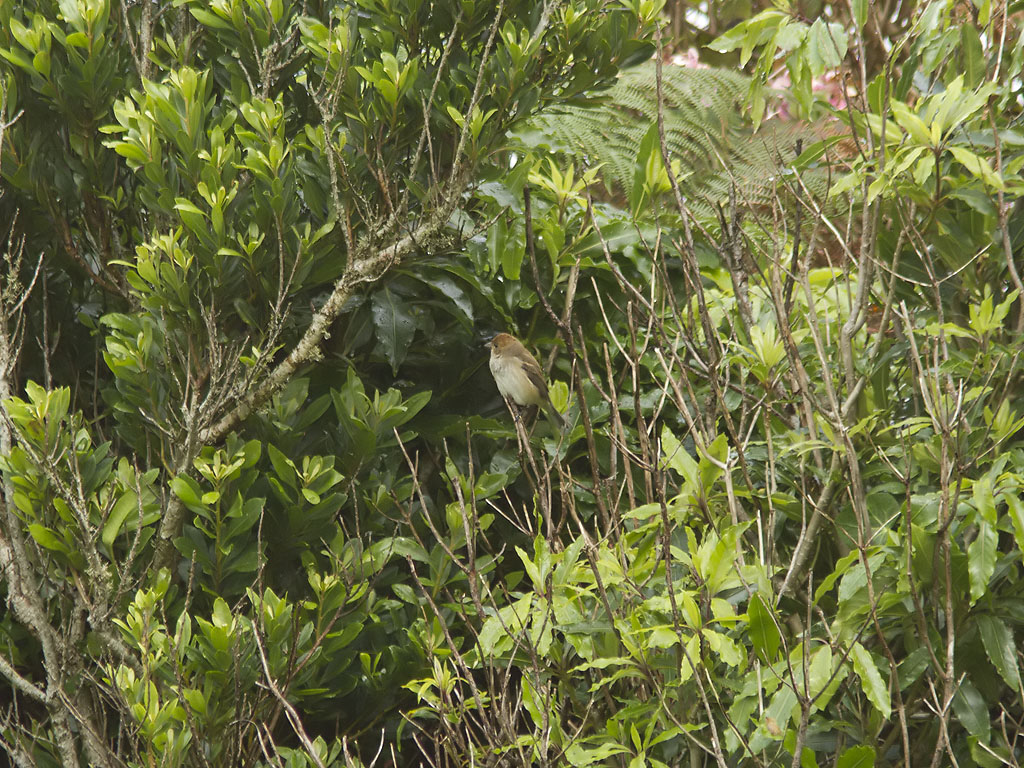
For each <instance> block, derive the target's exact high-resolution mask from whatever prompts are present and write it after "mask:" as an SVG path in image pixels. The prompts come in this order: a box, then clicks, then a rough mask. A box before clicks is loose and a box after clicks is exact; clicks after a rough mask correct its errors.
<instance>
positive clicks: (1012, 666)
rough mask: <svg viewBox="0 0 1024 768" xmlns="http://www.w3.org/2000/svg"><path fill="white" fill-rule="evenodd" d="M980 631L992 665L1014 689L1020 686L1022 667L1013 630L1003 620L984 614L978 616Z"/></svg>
mask: <svg viewBox="0 0 1024 768" xmlns="http://www.w3.org/2000/svg"><path fill="white" fill-rule="evenodd" d="M977 622H978V632H979V634H980V635H981V642H982V644H983V645H984V646H985V653H986V654H987V655H988V658H989V661H991V662H992V666H994V667H995V668H996V670H998V672H999V674H1000V676H1001V677H1002V678H1003V680H1005V681H1006V684H1007V685H1008V686H1010V689H1011V690H1013V691H1016V690H1018V688H1020V668H1019V667H1018V666H1017V644H1016V643H1015V642H1014V639H1013V632H1012V631H1011V630H1010V628H1009V627H1008V626H1006V624H1005V623H1004V622H1003V620H1002V619H999V618H996V617H995V616H992V615H990V614H987V613H986V614H982V615H980V616H978V618H977Z"/></svg>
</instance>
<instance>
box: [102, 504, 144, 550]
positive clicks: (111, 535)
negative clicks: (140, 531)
mask: <svg viewBox="0 0 1024 768" xmlns="http://www.w3.org/2000/svg"><path fill="white" fill-rule="evenodd" d="M132 512H135V513H136V514H138V512H139V497H138V495H137V494H136V493H135V491H126V492H125V493H124V495H123V496H121V498H120V499H118V500H117V503H116V504H115V505H114V508H113V509H111V510H110V514H109V515H108V516H107V522H105V523H104V524H103V533H102V534H101V536H100V538H101V539H102V540H103V543H104V544H105V545H106V547H107V549H108V550H110V549H112V548H113V546H114V539H116V538H117V534H119V533H120V532H121V527H122V526H123V525H124V521H125V520H127V519H128V515H130V514H131V513H132Z"/></svg>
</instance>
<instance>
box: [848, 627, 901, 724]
mask: <svg viewBox="0 0 1024 768" xmlns="http://www.w3.org/2000/svg"><path fill="white" fill-rule="evenodd" d="M850 657H851V658H852V659H853V670H854V672H856V673H857V676H858V677H859V678H860V686H861V690H863V691H864V695H865V696H867V697H868V701H870V702H871V703H872V704H873V705H874V707H875V709H877V710H878V712H879V713H880V714H881V715H882V717H883V718H884V719H888V718H889V715H890V714H891V713H892V703H891V702H890V701H889V686H888V685H886V683H885V681H884V680H883V679H882V674H881V673H880V672H879V671H878V667H877V666H875V660H874V658H873V657H872V656H871V653H870V652H869V651H868V650H867V649H866V648H865V647H864V646H863V645H861V644H860V643H854V644H853V647H852V648H851V649H850Z"/></svg>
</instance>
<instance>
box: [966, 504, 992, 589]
mask: <svg viewBox="0 0 1024 768" xmlns="http://www.w3.org/2000/svg"><path fill="white" fill-rule="evenodd" d="M998 544H999V533H998V531H997V530H996V527H995V526H994V525H992V524H991V523H990V522H988V521H987V520H985V519H984V518H982V517H980V516H979V517H978V535H977V536H976V537H975V539H974V541H972V542H971V543H970V546H968V547H967V572H968V574H969V575H970V580H971V605H974V604H975V603H976V602H978V599H979V598H980V597H981V596H982V595H984V594H985V593H986V592H988V583H989V581H990V580H991V578H992V574H993V573H994V572H995V570H996V556H997V555H998V554H999V551H998Z"/></svg>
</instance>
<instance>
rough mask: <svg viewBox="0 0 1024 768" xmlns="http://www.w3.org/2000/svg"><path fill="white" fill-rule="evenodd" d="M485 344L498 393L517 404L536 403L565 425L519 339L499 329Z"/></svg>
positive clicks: (549, 416)
mask: <svg viewBox="0 0 1024 768" xmlns="http://www.w3.org/2000/svg"><path fill="white" fill-rule="evenodd" d="M489 346H490V348H491V360H490V366H491V374H492V375H493V376H494V383H495V384H497V385H498V391H499V392H501V396H502V397H504V398H505V399H506V400H512V401H513V402H514V403H515V404H516V405H519V406H527V405H536V406H540V407H541V408H543V409H544V413H545V414H546V415H547V416H548V418H549V419H551V421H553V422H554V423H555V424H557V425H558V426H559V427H561V428H562V429H565V418H563V416H562V414H560V413H559V412H558V409H557V408H555V406H554V404H553V403H552V402H551V397H550V395H548V385H547V384H546V383H545V381H544V372H543V371H542V370H541V368H540V365H539V364H538V363H537V361H536V360H535V359H534V357H533V355H531V354H530V353H529V351H528V350H527V349H526V347H524V346H523V345H522V343H521V342H520V341H519V339H517V338H516V337H515V336H513V335H511V334H509V333H499V334H498V335H497V336H495V337H494V338H493V339H491V342H490V344H489Z"/></svg>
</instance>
